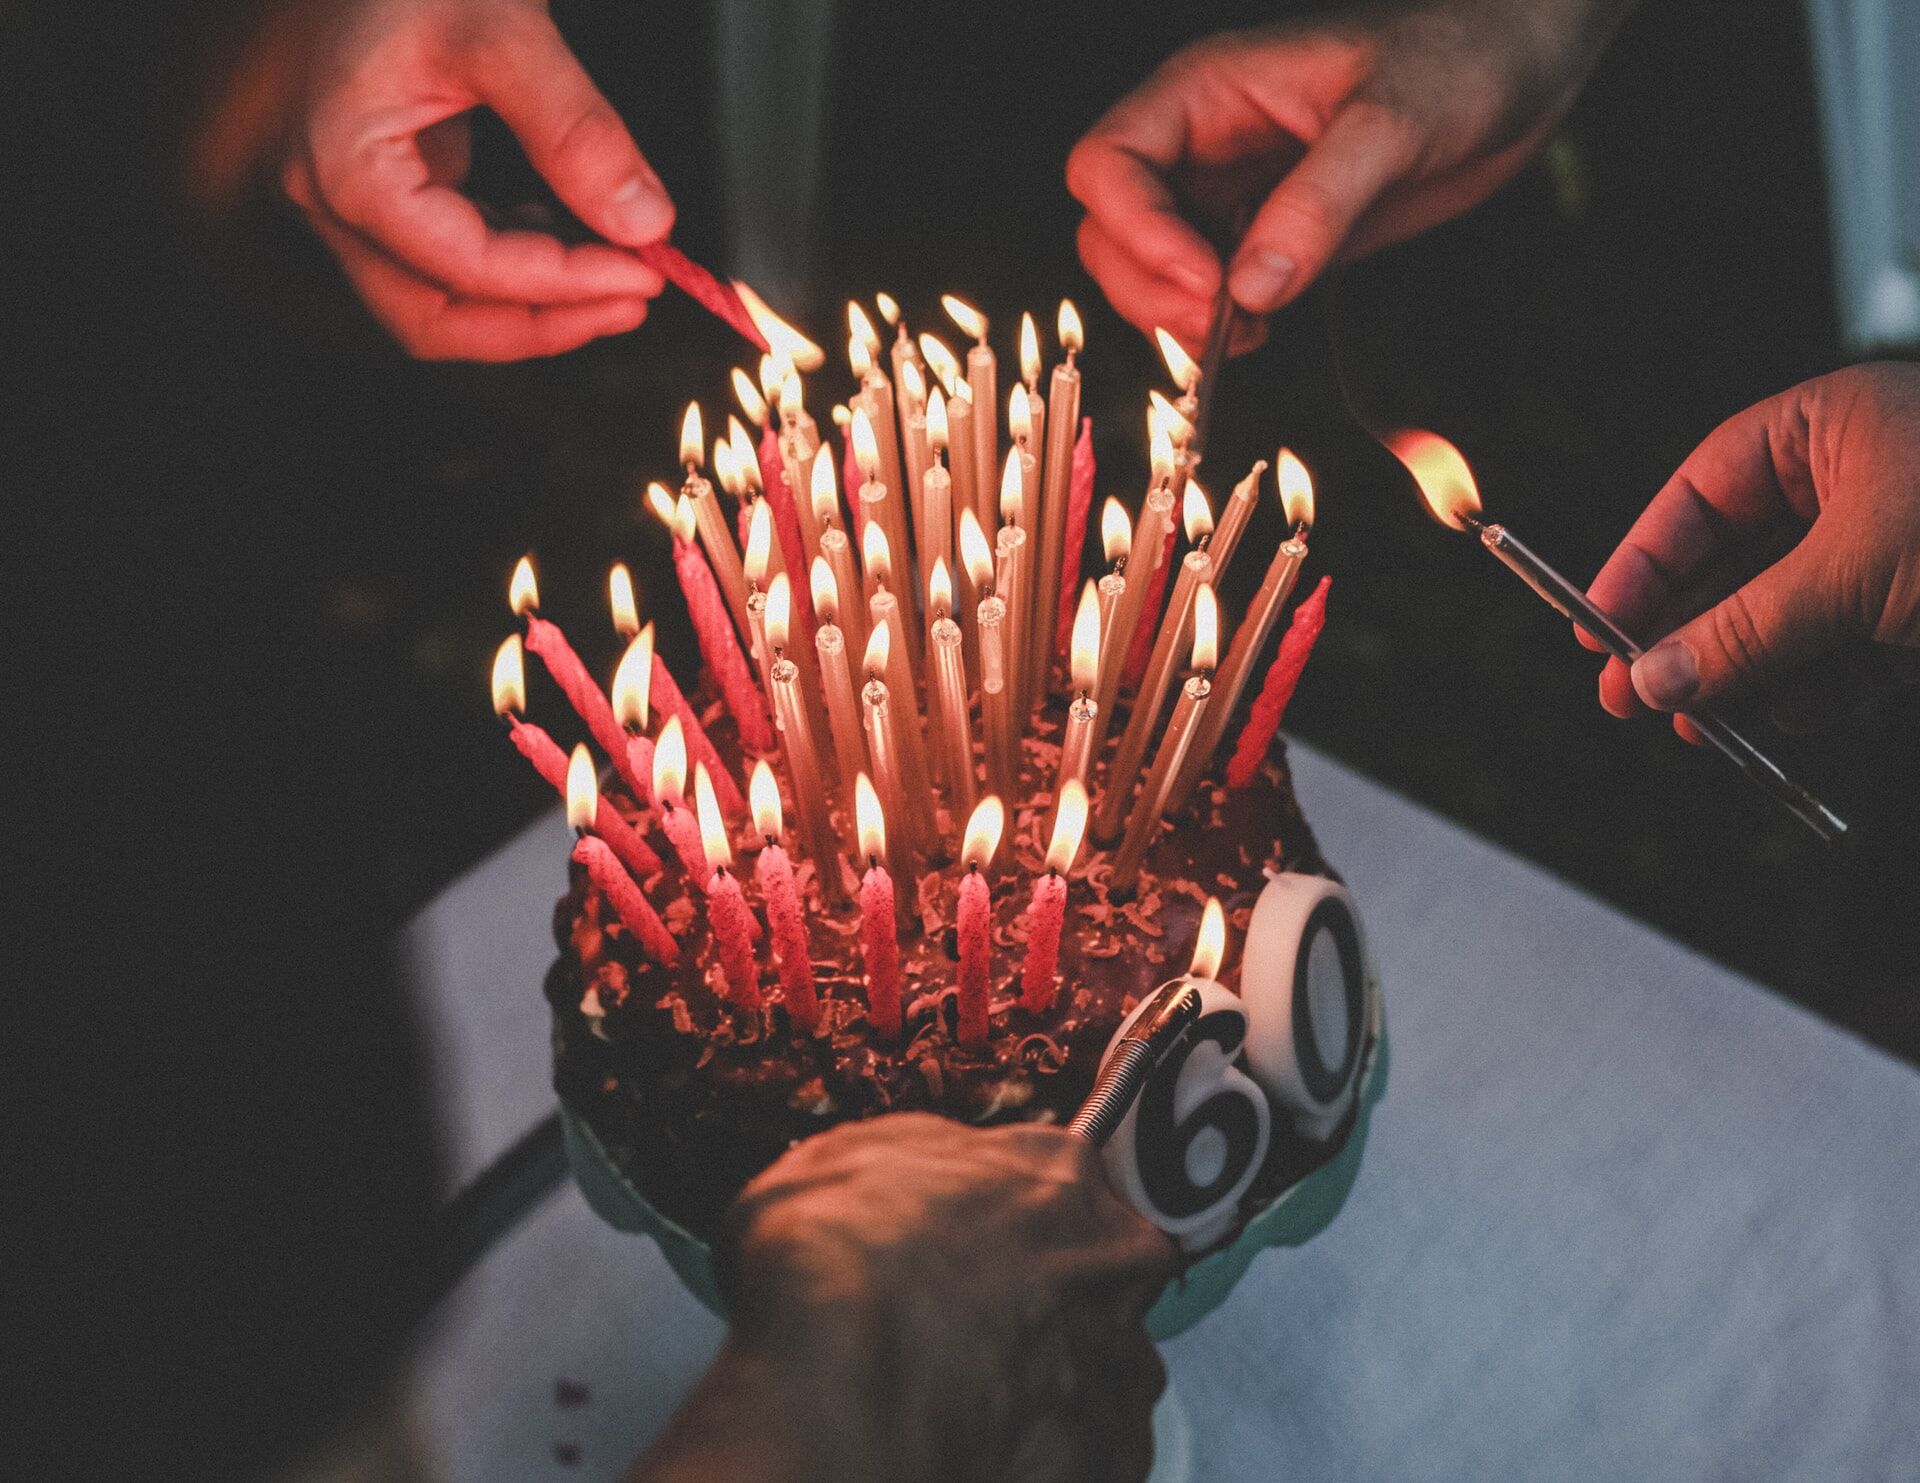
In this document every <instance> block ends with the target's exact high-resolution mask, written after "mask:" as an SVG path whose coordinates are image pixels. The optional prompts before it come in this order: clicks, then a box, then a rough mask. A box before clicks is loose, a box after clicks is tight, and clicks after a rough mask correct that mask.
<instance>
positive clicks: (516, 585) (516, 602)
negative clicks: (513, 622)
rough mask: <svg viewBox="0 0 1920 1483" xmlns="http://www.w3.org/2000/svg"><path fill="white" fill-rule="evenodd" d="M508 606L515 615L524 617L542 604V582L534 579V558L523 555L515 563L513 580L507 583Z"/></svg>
mask: <svg viewBox="0 0 1920 1483" xmlns="http://www.w3.org/2000/svg"><path fill="white" fill-rule="evenodd" d="M507 606H508V607H510V608H512V609H513V616H514V617H516V618H524V617H526V616H527V614H529V613H531V612H533V611H534V610H535V609H537V608H538V607H539V606H540V584H539V583H538V582H536V581H534V579H533V558H532V557H531V556H522V557H521V558H520V559H519V560H518V561H516V562H515V563H514V564H513V580H512V581H510V582H508V583H507Z"/></svg>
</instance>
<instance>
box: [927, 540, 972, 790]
mask: <svg viewBox="0 0 1920 1483" xmlns="http://www.w3.org/2000/svg"><path fill="white" fill-rule="evenodd" d="M952 594H953V582H952V579H951V578H950V577H949V576H948V575H947V564H946V562H945V561H943V560H937V561H935V562H934V564H933V575H932V576H931V577H930V578H928V580H927V601H928V607H929V609H930V610H931V611H932V612H933V614H934V620H933V630H932V632H931V633H930V634H929V635H928V641H927V652H928V657H929V661H930V663H931V666H932V669H931V674H932V676H933V683H932V684H931V685H930V686H929V687H928V694H929V709H930V710H931V711H932V714H933V718H934V719H933V727H934V732H935V740H936V743H937V745H936V748H935V755H936V756H940V757H944V759H945V762H944V765H943V768H942V770H943V772H944V773H945V776H946V785H947V807H948V808H949V810H950V811H951V812H952V814H953V817H954V818H955V819H958V818H959V817H960V816H961V815H962V814H964V813H966V812H968V811H969V810H971V809H972V808H973V798H974V786H973V721H972V717H971V716H970V715H969V714H968V711H967V676H966V656H965V653H964V651H963V648H962V634H961V631H960V625H959V624H958V623H956V622H954V620H953V617H952V607H953V595H952Z"/></svg>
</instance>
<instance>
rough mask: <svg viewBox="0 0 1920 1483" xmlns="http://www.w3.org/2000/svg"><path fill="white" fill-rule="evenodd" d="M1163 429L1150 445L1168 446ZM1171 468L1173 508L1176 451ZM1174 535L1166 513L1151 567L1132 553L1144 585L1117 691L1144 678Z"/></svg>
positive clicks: (1177, 487) (1177, 492) (1178, 484)
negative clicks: (1144, 576)
mask: <svg viewBox="0 0 1920 1483" xmlns="http://www.w3.org/2000/svg"><path fill="white" fill-rule="evenodd" d="M1148 421H1149V422H1152V421H1153V419H1152V418H1149V419H1148ZM1166 426H1167V424H1165V423H1162V424H1160V428H1159V429H1157V430H1156V431H1155V432H1154V433H1153V434H1152V442H1153V445H1154V446H1156V447H1170V446H1171V438H1170V437H1167V436H1165V433H1164V429H1165V428H1166ZM1171 467H1172V469H1173V477H1172V478H1171V480H1170V481H1169V482H1168V484H1167V492H1168V493H1169V494H1171V495H1172V496H1173V500H1174V504H1175V505H1176V506H1177V505H1178V504H1179V502H1180V499H1181V496H1182V495H1183V494H1184V493H1185V491H1186V466H1185V465H1184V464H1183V463H1182V462H1181V461H1180V457H1179V455H1178V453H1177V452H1176V453H1175V454H1174V456H1173V462H1172V465H1171ZM1174 532H1175V523H1174V520H1173V518H1172V513H1171V511H1169V514H1168V519H1167V522H1166V524H1165V526H1164V527H1163V528H1162V530H1161V534H1160V549H1159V550H1158V551H1157V552H1152V553H1149V560H1150V562H1151V565H1148V566H1142V564H1141V562H1140V561H1139V557H1140V551H1139V549H1138V548H1137V547H1136V548H1135V550H1134V558H1135V559H1134V561H1133V562H1132V566H1133V568H1134V574H1135V576H1136V577H1138V576H1140V575H1142V574H1145V575H1146V577H1147V586H1146V590H1145V592H1144V593H1143V594H1142V595H1141V600H1140V611H1139V613H1138V614H1137V615H1136V616H1135V618H1134V623H1133V637H1132V640H1131V641H1130V642H1129V644H1128V647H1127V652H1126V663H1125V664H1124V665H1122V666H1121V669H1120V688H1121V689H1123V690H1138V689H1139V688H1140V682H1141V680H1142V679H1144V678H1145V676H1146V672H1147V656H1148V653H1149V651H1150V650H1151V649H1152V648H1153V638H1154V635H1155V634H1156V633H1157V632H1158V631H1159V627H1160V600H1161V599H1162V598H1163V597H1165V596H1166V593H1167V577H1168V574H1169V573H1170V572H1171V571H1172V569H1173V540H1174Z"/></svg>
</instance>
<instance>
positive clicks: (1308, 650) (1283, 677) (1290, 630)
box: [1227, 577, 1333, 788]
mask: <svg viewBox="0 0 1920 1483" xmlns="http://www.w3.org/2000/svg"><path fill="white" fill-rule="evenodd" d="M1332 582H1333V578H1331V577H1322V578H1321V579H1320V585H1319V586H1317V587H1315V588H1314V589H1313V591H1312V593H1310V594H1309V595H1308V597H1307V600H1306V601H1305V602H1303V603H1301V604H1300V606H1299V607H1297V608H1295V609H1294V610H1293V621H1292V622H1291V623H1289V624H1288V625H1287V631H1286V633H1285V635H1283V636H1282V638H1281V640H1280V652H1279V653H1277V654H1275V655H1274V656H1273V663H1272V664H1271V665H1269V666H1268V667H1267V677H1266V679H1265V680H1264V681H1263V682H1262V684H1261V686H1260V693H1259V695H1258V696H1256V697H1255V698H1254V702H1253V706H1252V708H1251V709H1250V710H1249V711H1248V712H1247V723H1246V725H1244V726H1243V727H1241V728H1240V739H1239V741H1238V742H1236V743H1235V744H1234V748H1233V756H1232V758H1231V759H1230V760H1229V761H1228V763H1227V786H1228V787H1229V788H1244V787H1246V786H1247V784H1248V783H1251V782H1252V781H1253V775H1254V773H1255V771H1257V770H1258V768H1259V766H1260V763H1261V760H1262V759H1263V758H1264V757H1265V756H1266V755H1267V748H1268V747H1270V746H1272V745H1273V734H1274V733H1275V732H1276V731H1278V730H1279V729H1280V721H1281V718H1282V717H1283V716H1285V715H1286V713H1287V702H1288V701H1290V700H1292V699H1293V692H1294V689H1295V687H1296V686H1298V685H1299V683H1300V676H1301V674H1302V672H1304V671H1305V669H1306V667H1307V660H1308V658H1309V657H1311V656H1312V654H1313V646H1314V642H1315V641H1316V640H1317V639H1318V638H1319V637H1320V630H1321V629H1323V628H1325V627H1326V626H1327V588H1328V587H1329V586H1330V585H1331V584H1332Z"/></svg>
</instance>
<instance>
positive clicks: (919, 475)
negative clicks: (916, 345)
mask: <svg viewBox="0 0 1920 1483" xmlns="http://www.w3.org/2000/svg"><path fill="white" fill-rule="evenodd" d="M900 443H901V450H902V452H901V456H902V457H903V458H905V459H906V464H907V486H906V487H907V496H908V501H909V504H910V505H911V508H912V511H913V520H912V522H911V524H912V526H913V534H914V542H913V549H914V550H915V552H922V551H923V550H924V548H925V546H926V540H927V466H928V465H929V464H931V463H932V462H933V453H932V449H931V444H930V442H929V440H928V437H927V383H926V380H925V379H924V378H923V377H922V376H921V374H920V368H919V367H918V366H916V365H914V364H913V363H912V362H911V361H909V362H908V363H907V364H906V365H904V366H902V367H901V368H900ZM920 559H921V560H922V561H925V560H926V557H925V556H924V555H922V556H921V558H920Z"/></svg>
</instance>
